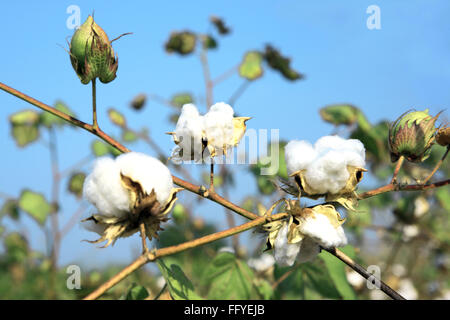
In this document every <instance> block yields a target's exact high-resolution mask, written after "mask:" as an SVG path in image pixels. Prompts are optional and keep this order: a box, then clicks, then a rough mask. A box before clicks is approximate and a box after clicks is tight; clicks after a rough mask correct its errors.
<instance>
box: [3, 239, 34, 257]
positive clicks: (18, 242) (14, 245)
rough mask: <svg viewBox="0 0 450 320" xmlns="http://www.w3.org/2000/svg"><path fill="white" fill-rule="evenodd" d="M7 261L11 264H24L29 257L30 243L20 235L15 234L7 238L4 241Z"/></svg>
mask: <svg viewBox="0 0 450 320" xmlns="http://www.w3.org/2000/svg"><path fill="white" fill-rule="evenodd" d="M4 245H5V249H6V252H8V255H7V259H8V260H9V262H10V263H23V262H24V261H25V259H27V256H28V251H29V248H28V243H27V241H26V239H25V238H24V237H23V236H22V235H21V234H19V233H17V232H13V233H10V234H8V235H7V236H6V238H5V240H4Z"/></svg>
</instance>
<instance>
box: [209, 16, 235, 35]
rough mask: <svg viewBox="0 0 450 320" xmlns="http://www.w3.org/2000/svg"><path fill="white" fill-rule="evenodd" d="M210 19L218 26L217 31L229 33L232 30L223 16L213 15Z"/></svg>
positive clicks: (223, 33) (222, 33)
mask: <svg viewBox="0 0 450 320" xmlns="http://www.w3.org/2000/svg"><path fill="white" fill-rule="evenodd" d="M210 20H211V22H212V24H213V25H214V26H215V27H216V29H217V32H219V34H221V35H225V34H229V33H230V32H231V30H230V28H229V27H228V26H227V25H225V21H224V20H223V19H222V18H219V17H215V16H211V17H210Z"/></svg>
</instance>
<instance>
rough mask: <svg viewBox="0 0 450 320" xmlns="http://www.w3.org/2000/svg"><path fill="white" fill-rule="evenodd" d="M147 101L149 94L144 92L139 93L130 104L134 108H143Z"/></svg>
mask: <svg viewBox="0 0 450 320" xmlns="http://www.w3.org/2000/svg"><path fill="white" fill-rule="evenodd" d="M146 101H147V96H146V95H145V94H143V93H141V94H138V95H137V96H136V97H134V99H133V100H132V101H131V103H130V105H131V108H133V109H134V110H141V109H142V108H144V106H145V102H146Z"/></svg>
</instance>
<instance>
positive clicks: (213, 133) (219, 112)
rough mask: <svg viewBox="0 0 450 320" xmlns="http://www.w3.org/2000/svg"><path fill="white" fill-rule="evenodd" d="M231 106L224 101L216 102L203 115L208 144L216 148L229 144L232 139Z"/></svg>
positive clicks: (232, 112)
mask: <svg viewBox="0 0 450 320" xmlns="http://www.w3.org/2000/svg"><path fill="white" fill-rule="evenodd" d="M233 114H234V111H233V108H231V107H230V106H229V105H227V104H226V103H223V102H221V103H216V104H215V105H213V106H212V107H211V108H210V110H209V111H208V112H207V113H206V114H205V115H204V116H203V121H204V128H205V135H206V138H207V140H208V144H210V145H211V146H213V147H214V148H216V149H221V148H223V147H224V146H227V147H228V146H231V145H232V140H233V129H234V125H233Z"/></svg>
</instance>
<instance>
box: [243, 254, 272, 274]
mask: <svg viewBox="0 0 450 320" xmlns="http://www.w3.org/2000/svg"><path fill="white" fill-rule="evenodd" d="M247 264H248V266H249V267H250V268H253V269H254V270H256V272H264V271H266V270H268V269H270V268H271V267H272V266H273V265H274V264H275V258H274V257H273V255H271V254H268V253H263V254H262V255H261V256H259V257H257V258H251V259H249V260H248V262H247Z"/></svg>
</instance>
